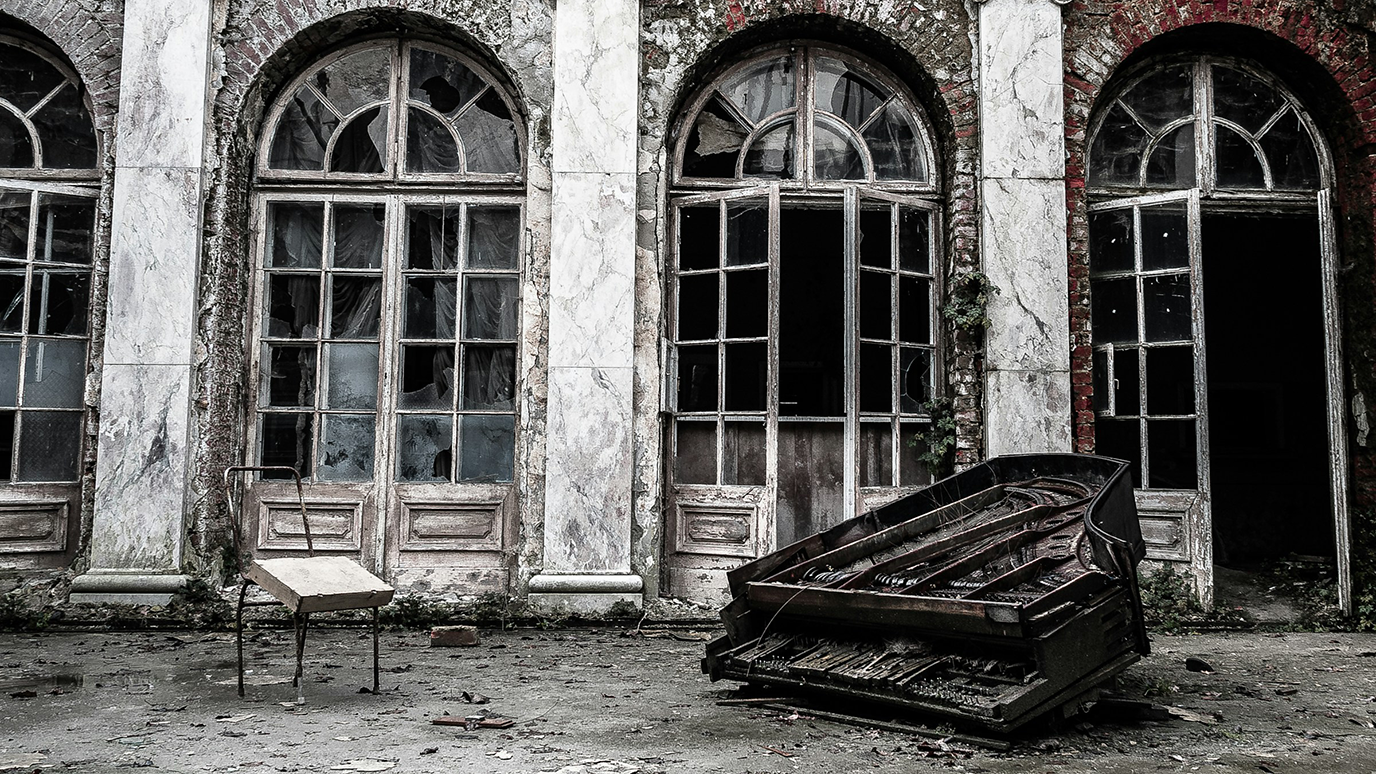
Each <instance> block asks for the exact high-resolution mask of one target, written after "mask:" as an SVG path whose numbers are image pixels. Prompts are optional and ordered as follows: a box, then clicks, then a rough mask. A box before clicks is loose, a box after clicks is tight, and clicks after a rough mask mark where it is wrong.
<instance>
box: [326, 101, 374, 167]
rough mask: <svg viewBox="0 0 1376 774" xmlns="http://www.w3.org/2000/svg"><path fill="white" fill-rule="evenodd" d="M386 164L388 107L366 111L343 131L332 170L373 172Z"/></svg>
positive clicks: (332, 156) (337, 144) (336, 146)
mask: <svg viewBox="0 0 1376 774" xmlns="http://www.w3.org/2000/svg"><path fill="white" fill-rule="evenodd" d="M386 166H387V108H385V107H375V108H372V109H370V110H365V111H364V112H362V113H360V114H359V115H358V116H357V117H355V118H353V119H352V120H350V121H349V123H348V124H347V125H346V126H345V127H344V128H343V129H342V130H341V131H340V133H339V139H337V140H336V141H335V144H334V150H333V151H331V153H330V171H331V172H354V173H362V174H371V173H376V172H381V171H383V170H384V169H385V168H386Z"/></svg>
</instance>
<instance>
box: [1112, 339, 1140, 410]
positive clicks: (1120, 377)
mask: <svg viewBox="0 0 1376 774" xmlns="http://www.w3.org/2000/svg"><path fill="white" fill-rule="evenodd" d="M1140 351H1141V350H1137V349H1116V350H1114V352H1113V404H1114V406H1113V407H1114V411H1113V413H1114V414H1115V415H1117V416H1120V417H1124V416H1126V417H1130V416H1134V415H1136V414H1139V413H1141V408H1142V393H1141V391H1140V389H1139V385H1141V383H1142V376H1141V371H1139V370H1138V367H1137V358H1138V357H1139V356H1140V355H1139V354H1138V353H1139V352H1140Z"/></svg>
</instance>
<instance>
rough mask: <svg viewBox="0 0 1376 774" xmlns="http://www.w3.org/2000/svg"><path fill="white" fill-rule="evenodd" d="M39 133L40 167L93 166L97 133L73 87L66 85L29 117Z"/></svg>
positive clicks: (90, 167)
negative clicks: (41, 159) (41, 155)
mask: <svg viewBox="0 0 1376 774" xmlns="http://www.w3.org/2000/svg"><path fill="white" fill-rule="evenodd" d="M29 120H30V121H33V126H34V129H36V130H37V131H38V143H39V145H40V146H41V147H42V149H43V166H44V167H47V168H48V169H92V168H94V167H95V165H96V130H95V125H94V124H92V123H91V116H90V114H88V113H87V112H86V104H85V102H83V101H82V99H81V93H80V91H79V90H78V89H77V87H76V85H75V84H73V83H70V82H68V84H67V85H66V86H64V87H62V90H61V91H59V92H57V95H56V96H54V97H53V98H52V99H50V100H48V102H47V103H46V104H44V105H43V107H41V108H39V110H38V112H37V113H34V114H33V115H32V116H30V117H29Z"/></svg>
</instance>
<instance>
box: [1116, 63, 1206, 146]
mask: <svg viewBox="0 0 1376 774" xmlns="http://www.w3.org/2000/svg"><path fill="white" fill-rule="evenodd" d="M1122 99H1123V102H1124V104H1126V105H1127V106H1128V107H1129V108H1131V109H1132V112H1133V113H1134V114H1135V115H1136V116H1137V117H1138V118H1140V119H1142V121H1143V122H1144V123H1145V124H1146V125H1147V126H1148V127H1149V128H1150V129H1151V130H1152V131H1160V129H1161V128H1162V127H1164V126H1165V125H1166V124H1169V123H1170V122H1172V121H1174V120H1175V119H1177V118H1184V117H1185V116H1188V115H1191V114H1192V113H1193V112H1194V65H1192V64H1185V65H1175V66H1172V67H1167V68H1165V69H1163V70H1160V71H1159V72H1156V73H1153V74H1151V75H1149V76H1147V77H1146V78H1143V79H1142V80H1141V81H1139V82H1138V84H1137V85H1136V86H1133V87H1132V90H1131V91H1129V92H1128V93H1126V94H1124V95H1123V97H1122Z"/></svg>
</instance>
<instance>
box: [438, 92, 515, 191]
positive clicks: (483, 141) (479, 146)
mask: <svg viewBox="0 0 1376 774" xmlns="http://www.w3.org/2000/svg"><path fill="white" fill-rule="evenodd" d="M454 128H455V129H457V130H458V131H459V139H460V140H461V141H462V142H463V152H464V157H465V160H466V162H467V164H468V171H469V172H480V173H491V174H497V173H502V172H508V173H510V172H520V171H521V151H520V148H519V147H518V145H517V140H516V122H515V121H512V120H511V112H510V111H508V110H507V109H506V103H505V102H502V98H501V97H499V96H497V92H495V91H493V90H492V89H488V90H487V92H486V93H485V94H483V95H482V96H481V97H479V98H478V101H477V102H476V103H474V105H473V106H472V107H470V108H468V109H467V110H465V111H463V114H462V115H460V116H459V117H458V119H456V120H455V121H454Z"/></svg>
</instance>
